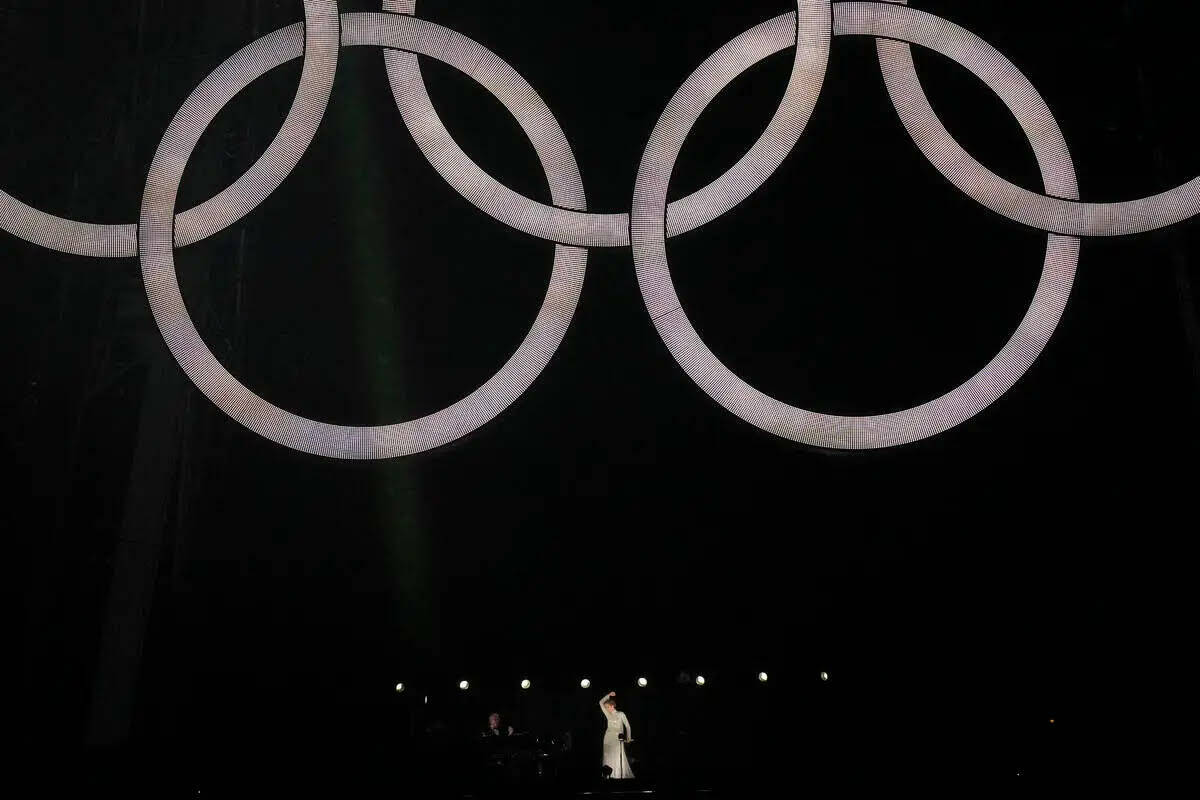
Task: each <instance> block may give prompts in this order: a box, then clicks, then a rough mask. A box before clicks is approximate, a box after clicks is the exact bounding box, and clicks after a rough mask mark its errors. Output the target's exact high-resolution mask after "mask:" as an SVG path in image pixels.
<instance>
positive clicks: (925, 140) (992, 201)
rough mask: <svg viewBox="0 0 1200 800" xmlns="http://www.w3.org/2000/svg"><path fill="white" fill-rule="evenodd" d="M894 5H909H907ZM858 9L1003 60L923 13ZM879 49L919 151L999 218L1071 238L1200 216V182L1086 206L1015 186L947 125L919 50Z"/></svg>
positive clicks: (902, 46) (858, 13) (900, 45)
mask: <svg viewBox="0 0 1200 800" xmlns="http://www.w3.org/2000/svg"><path fill="white" fill-rule="evenodd" d="M887 2H896V3H903V2H905V0H887ZM839 5H841V4H839ZM846 5H850V4H846ZM854 5H856V6H859V8H856V9H855V10H854V12H853V14H854V16H855V18H856V19H857V20H861V19H862V17H863V15H864V14H870V15H872V16H874V17H875V18H876V20H877V22H872V23H871V24H870V25H871V27H880V26H885V27H888V28H889V29H892V30H903V31H908V29H909V28H910V27H915V28H918V29H922V30H924V31H925V33H924V35H925V36H926V38H936V39H937V40H939V41H942V42H943V43H944V44H943V46H944V47H945V48H946V49H947V50H949V51H953V52H954V53H956V54H957V55H952V56H951V58H955V59H956V60H957V59H958V58H959V57H969V56H968V54H970V53H979V54H983V53H985V52H987V53H988V58H989V59H990V61H991V63H993V64H998V63H999V62H997V61H996V60H995V54H994V50H993V48H992V47H991V45H989V44H987V43H986V42H983V41H982V40H981V39H979V38H978V37H976V36H975V35H974V34H972V33H969V32H968V31H966V30H963V29H962V28H960V27H959V26H957V25H955V24H954V23H952V22H948V21H946V20H944V19H941V18H938V17H932V15H929V14H925V13H924V12H916V14H915V15H913V14H907V15H903V14H902V15H900V16H895V15H894V13H893V10H892V9H890V8H889V7H888V6H886V5H882V6H881V5H875V6H874V7H871V8H865V7H863V6H866V5H867V4H864V3H856V4H854ZM837 19H838V21H835V23H834V24H835V26H836V25H837V24H838V23H839V22H840V21H841V20H843V19H846V16H845V15H844V14H839V16H838V18H837ZM859 24H861V23H859ZM839 32H843V31H839ZM844 32H846V33H852V32H853V31H849V30H847V31H844ZM898 38H904V37H898ZM876 48H877V50H878V53H879V66H880V68H881V69H882V71H883V78H884V81H885V83H886V84H887V90H888V94H889V95H891V98H892V103H893V105H895V106H896V111H897V112H898V113H899V114H900V120H901V122H902V123H903V124H904V127H905V129H907V130H908V134H909V136H911V137H912V138H913V141H914V142H916V143H917V147H919V148H920V150H921V152H922V153H924V154H925V157H926V158H927V159H928V160H929V162H930V163H931V164H933V166H934V168H935V169H937V171H938V172H940V173H941V174H942V175H943V176H944V177H945V178H946V180H948V181H950V182H951V183H952V184H954V185H955V186H957V187H958V188H959V189H960V190H961V191H962V192H963V193H964V194H966V195H967V196H968V197H970V198H971V199H972V200H974V201H975V202H977V203H979V204H980V205H983V206H985V207H986V208H989V209H991V210H992V211H995V212H996V213H997V214H1000V215H1002V216H1005V217H1007V218H1008V219H1011V220H1013V221H1014V222H1019V223H1021V224H1022V225H1028V226H1030V227H1032V228H1037V229H1038V230H1042V231H1048V232H1050V233H1062V234H1066V235H1068V236H1125V235H1128V234H1134V233H1145V232H1147V231H1153V230H1158V229H1159V228H1165V227H1167V226H1169V225H1174V224H1176V223H1178V222H1182V221H1183V220H1185V219H1188V218H1190V217H1193V216H1195V215H1196V214H1200V178H1195V179H1193V180H1191V181H1188V182H1187V183H1185V184H1182V185H1180V186H1176V187H1175V188H1174V189H1170V190H1168V191H1165V192H1162V193H1160V194H1156V195H1152V196H1150V197H1144V198H1141V199H1140V200H1128V201H1126V202H1122V203H1081V202H1078V201H1077V200H1075V199H1074V198H1071V197H1066V196H1065V195H1064V196H1060V197H1047V196H1046V195H1044V194H1038V193H1037V192H1031V191H1029V190H1028V189H1024V188H1022V187H1020V186H1017V185H1015V184H1013V183H1010V182H1009V181H1007V180H1005V179H1004V178H1001V177H1000V176H999V175H996V174H995V173H993V172H992V171H991V170H989V169H988V168H987V167H985V166H983V165H982V164H980V163H979V162H978V161H976V160H975V158H974V157H973V156H972V155H971V154H970V153H968V152H967V151H966V150H964V149H963V148H962V146H961V145H959V143H958V142H957V141H955V139H954V137H953V136H951V135H950V132H949V131H947V130H946V128H945V126H944V125H942V121H941V120H940V119H938V116H937V114H935V113H934V111H933V107H932V106H931V105H930V103H929V98H928V97H926V95H925V90H924V89H923V88H922V87H921V81H920V79H919V78H918V77H917V69H916V65H914V64H913V60H912V49H911V48H910V47H909V46H908V44H906V43H904V42H901V41H891V40H888V39H879V40H878V41H877V42H876ZM942 52H946V51H942ZM947 54H949V53H947ZM1026 133H1027V134H1030V133H1032V134H1033V135H1037V132H1036V131H1030V130H1028V129H1027V130H1026Z"/></svg>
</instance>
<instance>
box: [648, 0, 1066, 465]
mask: <svg viewBox="0 0 1200 800" xmlns="http://www.w3.org/2000/svg"><path fill="white" fill-rule="evenodd" d="M834 32H835V33H837V34H858V35H865V36H881V37H887V38H893V39H900V40H904V41H909V42H912V43H913V44H920V45H923V46H925V47H928V48H930V49H933V50H936V51H937V52H940V53H942V54H943V55H946V56H947V57H949V58H952V59H954V60H956V61H958V62H959V63H960V64H962V65H963V66H964V67H966V68H967V69H969V70H971V72H973V73H975V75H977V76H978V77H979V78H980V79H982V80H983V81H984V83H986V84H987V85H988V86H989V87H990V88H991V89H992V90H993V91H995V92H996V93H997V94H998V95H999V96H1000V98H1001V99H1002V100H1003V101H1004V102H1005V104H1006V105H1007V106H1008V107H1009V109H1010V110H1011V111H1012V113H1013V114H1014V115H1015V116H1016V117H1017V120H1018V122H1020V124H1021V127H1022V128H1023V129H1024V130H1025V131H1026V132H1032V133H1031V135H1030V144H1031V145H1032V146H1033V150H1034V153H1035V154H1036V156H1037V160H1038V164H1039V166H1040V167H1041V170H1042V178H1043V181H1044V183H1045V189H1046V191H1047V192H1049V193H1050V194H1055V195H1058V196H1061V197H1068V198H1076V197H1078V188H1077V185H1076V180H1075V170H1074V168H1073V166H1072V163H1071V158H1070V154H1069V152H1068V151H1067V145H1066V141H1065V140H1064V139H1063V136H1062V131H1061V130H1060V129H1059V127H1058V124H1057V123H1056V122H1055V121H1054V117H1053V115H1052V114H1051V113H1050V109H1049V108H1048V107H1047V106H1046V104H1045V102H1044V101H1043V100H1042V98H1041V96H1040V95H1038V93H1037V91H1036V90H1035V89H1034V88H1033V85H1032V84H1030V83H1029V81H1028V79H1026V78H1025V76H1024V75H1022V74H1021V72H1020V71H1019V70H1018V69H1017V68H1016V67H1015V66H1013V65H1012V63H1011V62H1009V61H1008V59H1006V58H1005V57H1004V56H1003V55H1001V54H1000V53H999V52H997V51H996V50H995V49H994V48H992V47H990V46H989V45H987V44H986V43H985V42H983V41H982V40H981V39H979V38H978V37H975V36H973V35H972V34H970V33H968V32H967V31H965V30H963V29H962V28H959V27H958V26H956V25H953V24H951V23H948V22H946V21H945V20H942V19H941V18H939V17H934V16H932V15H929V14H924V13H922V12H917V11H914V10H912V9H910V8H907V7H905V6H890V5H879V4H876V3H837V4H835V5H834ZM747 66H749V65H747ZM740 72H741V70H738V71H736V72H734V71H730V70H718V69H716V68H714V65H713V59H711V58H710V59H709V60H708V61H706V62H705V63H704V64H702V65H701V66H700V67H699V68H697V69H696V71H695V72H693V73H692V75H691V76H690V77H689V78H688V79H687V80H686V81H685V82H684V84H683V86H681V87H680V89H679V91H677V92H676V93H675V96H674V97H672V98H671V100H670V102H669V103H668V104H667V107H666V109H665V110H664V111H663V113H662V116H661V117H660V118H659V120H658V124H657V125H656V126H655V129H654V132H653V134H652V135H651V136H650V141H649V143H648V144H647V145H646V152H645V154H644V155H643V157H642V162H641V165H640V167H639V168H638V176H637V183H636V185H635V187H634V194H633V210H632V214H631V225H630V228H631V233H632V237H631V238H632V244H633V259H634V263H635V265H636V269H637V277H638V285H639V287H640V288H641V291H642V298H643V299H644V301H645V303H646V309H647V311H649V313H650V317H651V319H652V320H653V322H654V326H655V328H656V329H657V330H658V333H659V335H660V336H661V337H662V339H663V342H664V343H666V345H667V348H668V350H670V352H671V355H672V356H674V358H675V360H676V361H677V362H678V363H679V365H680V366H681V367H683V369H684V371H685V372H687V374H688V375H689V376H690V377H691V378H692V380H693V381H695V382H696V384H697V385H698V386H699V387H700V388H701V389H703V390H704V391H705V392H706V393H707V394H708V395H709V396H710V397H712V398H713V399H714V400H716V401H717V402H718V403H720V404H721V405H722V406H724V407H725V408H726V409H728V410H729V411H731V412H732V413H733V414H735V415H737V416H738V417H741V418H742V419H744V420H746V421H747V422H749V423H751V424H752V425H755V426H757V427H759V428H761V429H762V430H765V431H767V432H769V433H773V434H775V435H777V436H781V437H783V438H786V439H791V440H793V441H797V442H802V443H804V444H809V445H814V446H817V447H828V448H837V449H867V448H878V447H891V446H894V445H899V444H905V443H907V442H913V441H917V440H919V439H923V438H926V437H928V436H933V435H934V434H937V433H940V432H942V431H945V430H947V429H949V428H951V427H954V426H955V425H958V424H959V423H961V422H963V421H965V420H967V419H969V418H970V417H972V416H974V415H975V414H977V413H979V412H980V411H981V410H983V409H984V408H986V407H987V406H988V405H990V404H991V403H992V402H994V401H995V400H996V399H997V398H999V397H1000V396H1001V395H1002V394H1003V393H1004V392H1006V391H1008V389H1009V388H1011V387H1012V385H1013V384H1014V383H1016V381H1017V380H1018V379H1019V378H1020V377H1021V376H1022V375H1023V374H1024V373H1025V372H1026V370H1028V369H1029V367H1030V366H1031V365H1032V364H1033V362H1034V360H1035V359H1036V358H1037V356H1038V355H1039V354H1040V353H1041V352H1042V350H1043V349H1044V348H1045V346H1046V343H1047V342H1048V341H1049V339H1050V336H1051V334H1052V333H1053V332H1054V329H1055V327H1056V326H1057V325H1058V322H1059V320H1060V319H1061V317H1062V312H1063V308H1064V307H1065V306H1066V302H1067V297H1068V296H1069V295H1070V291H1071V285H1072V282H1073V281H1074V277H1075V268H1076V266H1077V264H1078V261H1079V240H1078V239H1076V238H1074V237H1066V236H1058V235H1054V234H1051V235H1050V236H1049V237H1048V242H1047V247H1046V259H1045V264H1044V266H1043V269H1042V276H1041V279H1040V281H1039V282H1038V287H1037V291H1036V293H1035V294H1034V298H1033V302H1032V303H1031V304H1030V307H1029V310H1028V311H1027V312H1026V314H1025V317H1024V318H1023V319H1022V320H1021V323H1020V325H1019V326H1018V327H1017V330H1016V331H1015V332H1014V333H1013V335H1012V337H1011V338H1010V339H1009V340H1008V342H1007V343H1006V344H1005V345H1004V347H1003V348H1002V349H1001V350H1000V352H999V353H998V354H997V355H996V356H995V357H994V358H993V359H992V360H991V361H990V362H989V363H988V364H987V366H985V367H984V368H983V369H982V370H981V371H979V372H978V373H977V374H976V375H974V376H973V377H972V378H970V379H969V380H967V382H966V383H964V384H962V385H961V386H959V387H957V388H956V389H953V390H951V391H950V392H947V393H946V394H944V395H942V396H941V397H938V398H936V399H934V400H931V401H929V402H927V403H924V404H922V405H919V406H916V407H914V408H909V409H906V410H903V411H897V412H893V413H889V414H879V415H873V416H859V417H855V416H841V415H833V414H821V413H818V412H815V411H808V410H805V409H802V408H797V407H795V406H792V405H788V404H787V403H784V402H782V401H780V400H776V399H774V398H772V397H769V396H767V395H765V394H763V393H762V392H760V391H758V390H757V389H755V388H754V387H752V386H750V385H749V384H747V383H746V382H745V381H743V380H742V379H741V378H739V377H738V376H736V375H734V374H733V372H731V371H730V370H729V368H728V367H726V366H725V365H724V364H723V363H721V361H720V360H719V359H718V358H717V357H716V356H715V355H714V354H713V353H712V351H711V350H710V349H709V348H708V346H707V345H705V343H704V342H703V341H702V340H701V339H700V336H699V334H698V333H697V332H696V330H695V328H694V327H693V326H692V324H691V322H690V321H689V320H688V318H687V315H686V314H685V313H684V310H683V308H682V306H681V303H680V300H679V297H678V295H677V294H676V292H675V287H674V284H673V283H672V281H671V272H670V266H669V264H668V261H667V252H666V231H665V225H664V218H665V214H666V207H667V202H666V198H667V189H668V186H669V184H670V179H671V172H672V170H673V169H674V164H675V160H676V158H678V156H679V152H680V150H681V149H682V147H683V142H684V139H685V138H686V137H687V135H688V133H689V132H690V131H691V129H692V126H693V125H695V123H696V120H697V118H699V116H700V113H701V112H702V111H703V110H704V108H705V107H706V106H707V105H708V104H709V103H710V102H711V101H712V99H713V98H714V97H715V96H716V95H717V93H718V92H720V91H721V90H722V89H723V88H725V87H726V86H728V85H729V83H730V82H732V81H733V79H734V78H736V77H737V75H738V74H740ZM811 91H812V92H814V93H816V92H818V91H819V87H817V86H814V87H811ZM814 102H815V100H814ZM814 235H815V234H814Z"/></svg>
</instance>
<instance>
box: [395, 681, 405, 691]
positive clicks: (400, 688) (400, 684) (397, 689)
mask: <svg viewBox="0 0 1200 800" xmlns="http://www.w3.org/2000/svg"><path fill="white" fill-rule="evenodd" d="M396 691H397V692H403V691H404V684H403V683H397V684H396Z"/></svg>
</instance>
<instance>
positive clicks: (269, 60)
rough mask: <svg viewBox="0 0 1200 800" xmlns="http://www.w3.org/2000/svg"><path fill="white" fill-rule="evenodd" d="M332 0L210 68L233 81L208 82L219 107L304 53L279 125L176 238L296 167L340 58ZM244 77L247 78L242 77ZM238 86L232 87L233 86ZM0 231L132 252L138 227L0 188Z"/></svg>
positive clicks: (74, 249)
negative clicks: (63, 211) (78, 214)
mask: <svg viewBox="0 0 1200 800" xmlns="http://www.w3.org/2000/svg"><path fill="white" fill-rule="evenodd" d="M338 40H339V35H338V10H337V2H335V0H304V22H303V23H296V24H295V25H290V26H288V27H286V28H282V29H280V30H277V31H275V32H274V33H271V34H268V35H267V36H264V37H263V38H261V39H259V40H258V41H256V42H254V43H252V44H250V45H248V46H246V47H244V48H242V49H241V50H239V51H238V52H237V53H236V54H234V55H233V56H232V57H230V58H229V59H228V60H226V61H225V63H223V64H222V65H221V66H219V67H217V69H216V70H215V71H214V72H213V75H217V74H220V75H222V76H225V77H226V78H227V79H228V80H229V81H230V83H228V84H224V83H219V82H213V83H210V84H209V86H208V89H207V91H209V92H210V93H211V94H210V96H209V97H208V98H207V99H206V102H209V103H211V104H214V105H217V106H223V105H225V104H226V103H228V102H229V100H230V99H232V98H233V95H234V94H236V93H237V92H238V91H241V89H242V88H243V87H244V86H245V85H247V84H248V83H250V82H252V81H253V80H254V79H255V78H257V77H259V76H260V75H262V74H264V73H265V72H267V71H269V70H271V69H274V68H275V67H277V66H279V65H280V64H283V63H285V62H287V61H290V60H291V59H293V58H296V57H298V56H299V55H301V54H303V55H304V69H303V71H302V72H301V73H300V85H299V86H298V87H297V88H296V97H295V99H294V100H293V101H292V107H291V109H290V110H289V111H288V114H287V117H286V118H285V119H284V121H283V125H282V126H281V127H280V128H279V132H278V133H277V134H275V138H274V139H273V140H272V141H271V144H270V145H268V147H267V149H266V150H265V151H264V152H263V154H262V155H261V156H260V157H259V159H258V160H257V161H255V162H254V165H253V166H252V167H250V169H249V170H248V171H247V172H246V173H245V174H243V175H242V176H241V177H240V178H238V179H237V180H236V181H234V182H233V183H232V184H231V185H230V186H228V187H226V188H225V189H224V190H223V191H222V192H221V193H220V194H218V195H216V196H215V197H212V198H210V199H209V200H206V201H205V202H203V203H201V204H200V205H198V206H196V207H195V208H192V209H189V210H187V211H184V212H183V213H182V214H180V215H179V219H177V220H176V221H175V225H176V230H175V243H176V244H177V245H178V246H180V247H183V246H186V245H189V244H194V243H195V242H198V241H200V240H202V239H206V238H208V237H209V236H212V235H213V234H214V233H217V232H218V231H222V230H224V229H225V228H227V227H229V226H230V225H232V224H234V223H235V222H237V221H238V220H240V219H242V217H244V216H246V215H247V214H249V213H250V212H251V211H253V210H254V209H255V208H256V207H258V205H259V203H261V202H262V201H263V200H265V199H267V197H268V196H269V195H270V194H271V192H273V191H275V190H276V189H277V188H279V185H280V184H281V183H283V179H284V178H286V177H287V175H288V173H290V172H291V171H292V169H294V168H295V166H296V164H297V163H298V162H299V161H300V157H301V156H303V155H304V152H305V151H306V150H307V149H308V145H309V143H310V142H311V141H312V138H313V136H314V135H315V134H316V132H317V125H318V124H319V123H320V121H321V117H322V116H324V114H325V106H326V105H327V104H328V102H329V95H330V92H332V91H333V76H334V74H335V73H336V72H337V59H338ZM243 80H244V82H243ZM231 86H234V87H236V88H234V89H233V91H232V92H230V91H229V90H230V87H231ZM0 228H3V229H4V230H6V231H8V232H9V233H11V234H13V235H15V236H18V237H20V238H22V239H24V240H25V241H27V242H32V243H33V244H37V245H41V246H42V247H46V248H49V249H51V250H58V251H61V252H64V253H72V254H74V255H80V256H95V257H100V258H125V257H128V256H135V255H137V247H138V232H137V225H135V224H127V225H100V224H96V223H91V222H76V221H74V220H69V219H63V218H62V217H56V216H54V215H53V214H47V213H46V212H44V211H38V210H37V209H36V208H32V207H30V206H28V205H26V204H25V203H22V202H21V201H20V200H18V199H16V198H15V197H13V196H12V195H10V194H7V193H6V192H4V191H2V190H0Z"/></svg>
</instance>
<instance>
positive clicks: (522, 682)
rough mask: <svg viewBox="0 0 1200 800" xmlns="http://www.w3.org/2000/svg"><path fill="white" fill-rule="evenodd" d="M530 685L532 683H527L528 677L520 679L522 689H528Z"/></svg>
mask: <svg viewBox="0 0 1200 800" xmlns="http://www.w3.org/2000/svg"><path fill="white" fill-rule="evenodd" d="M531 685H532V684H530V683H529V678H526V679H525V680H523V681H521V688H522V689H528V688H529V687H530V686H531Z"/></svg>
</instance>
